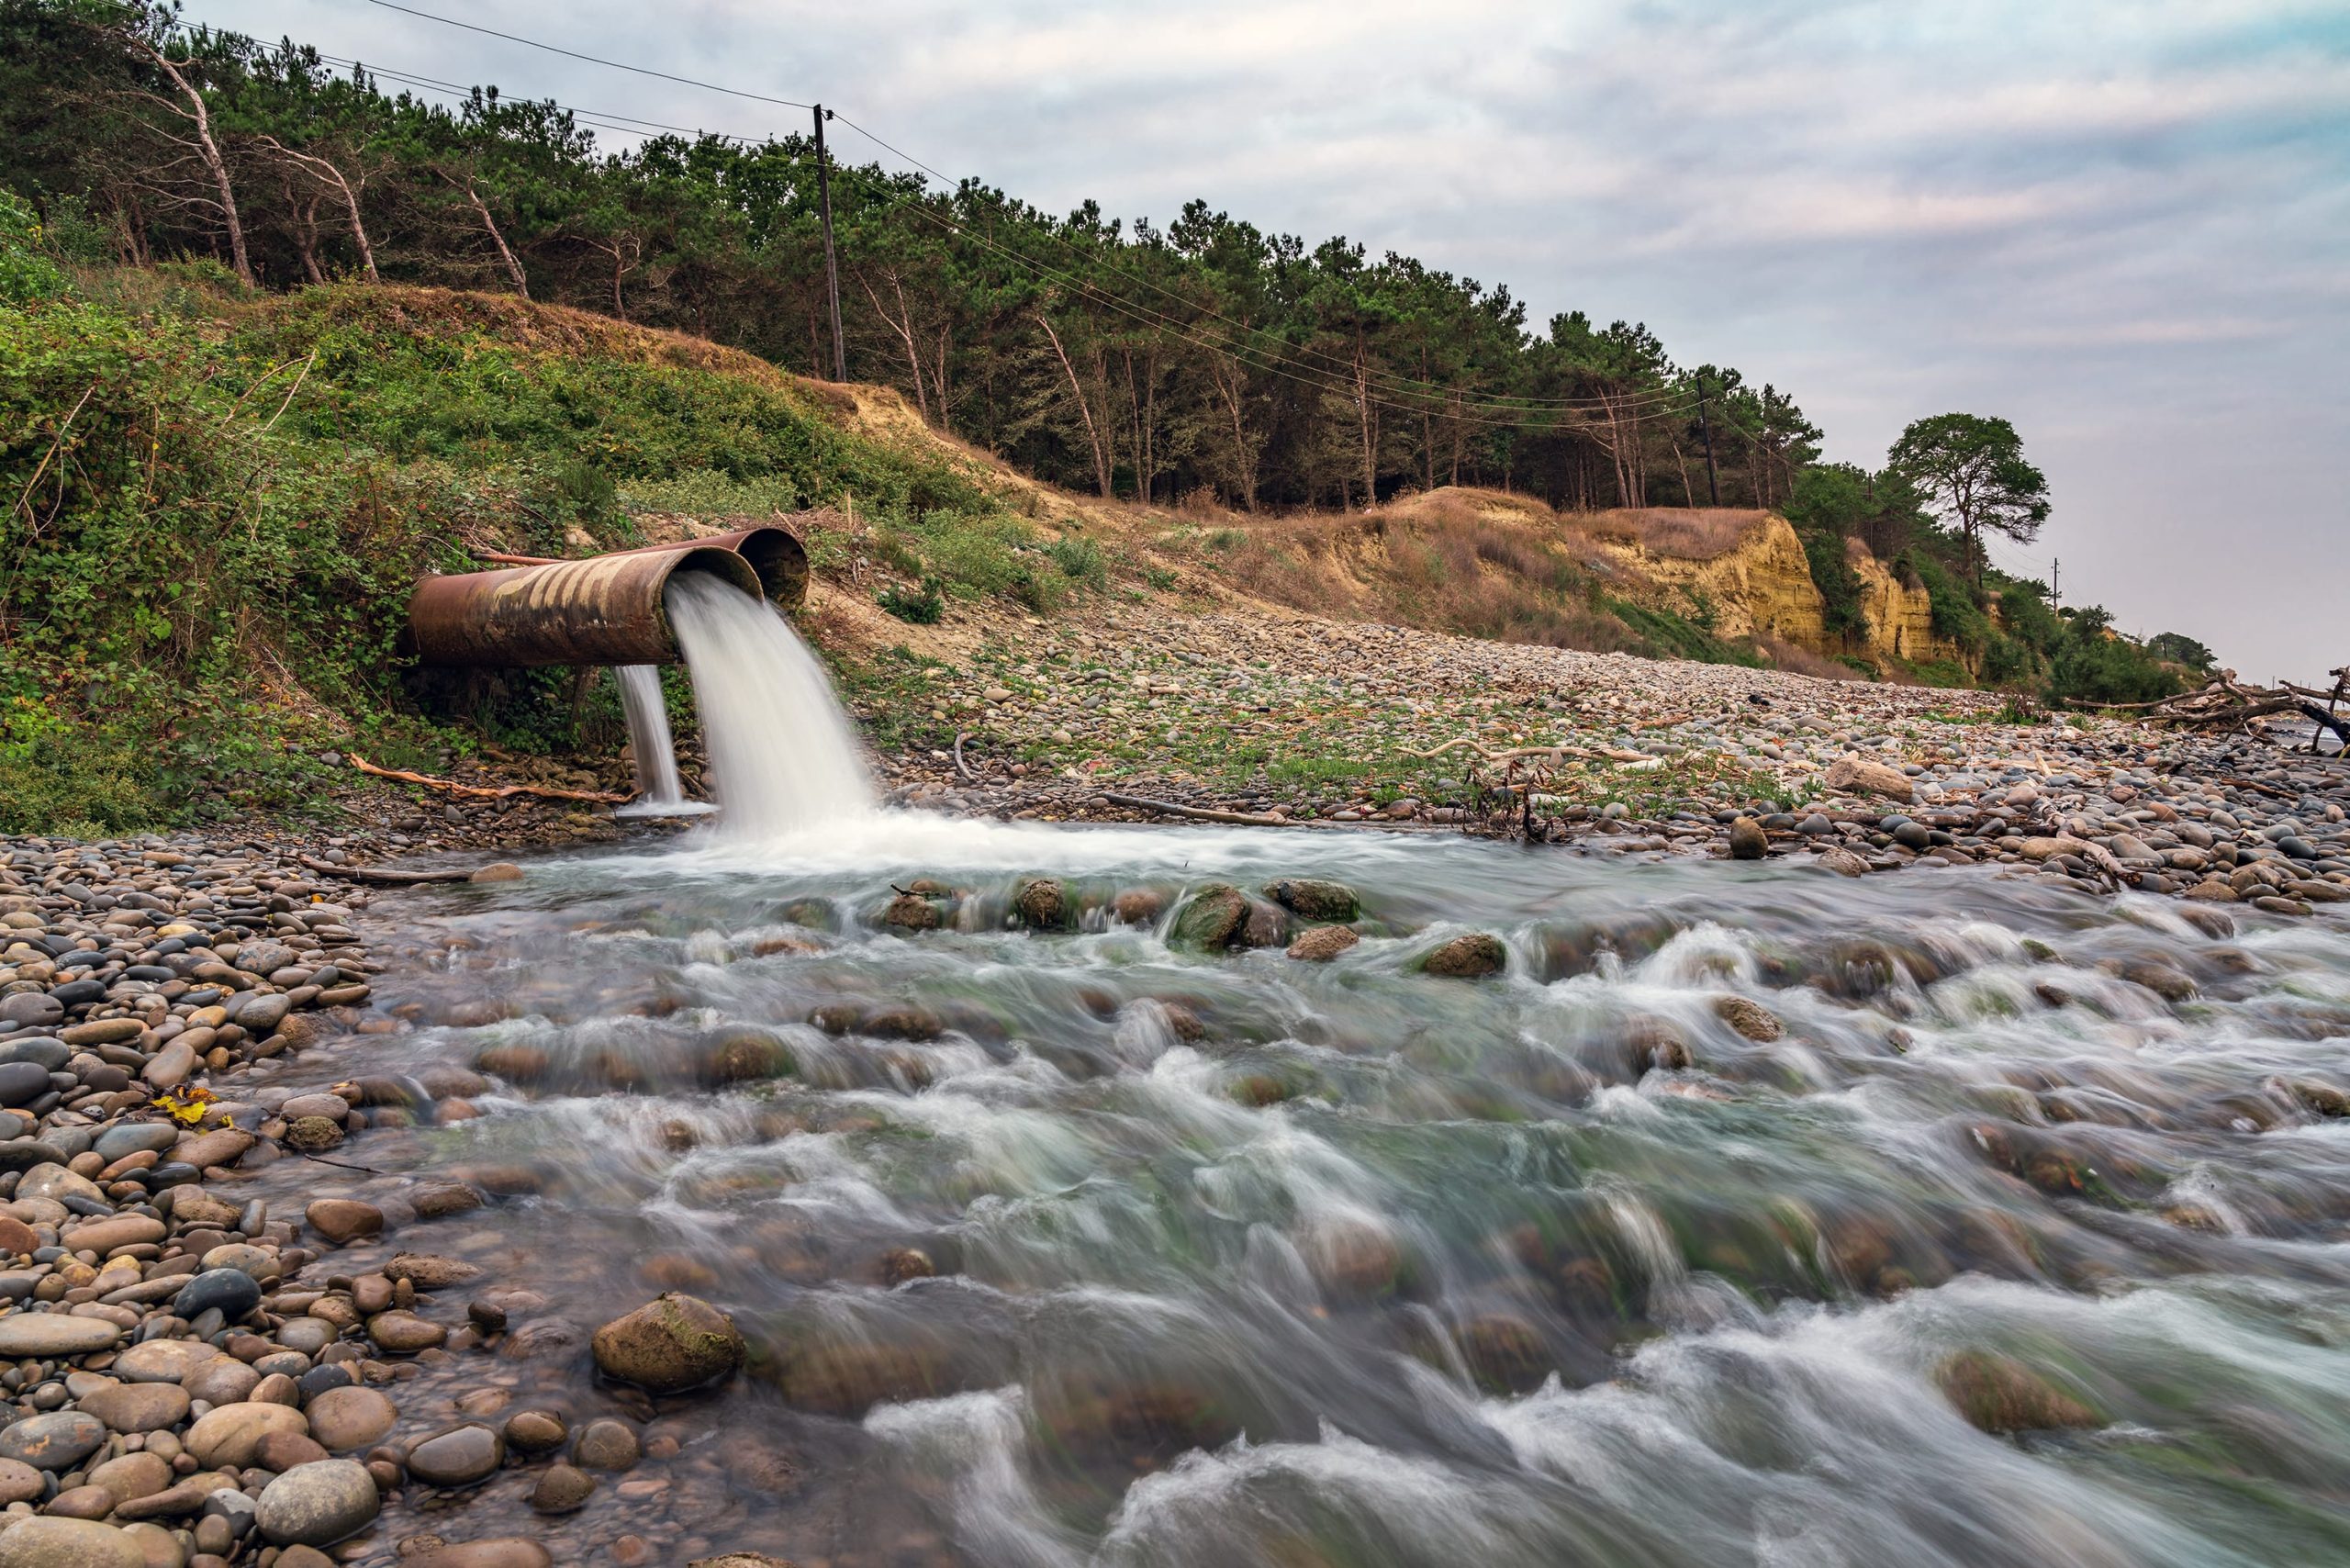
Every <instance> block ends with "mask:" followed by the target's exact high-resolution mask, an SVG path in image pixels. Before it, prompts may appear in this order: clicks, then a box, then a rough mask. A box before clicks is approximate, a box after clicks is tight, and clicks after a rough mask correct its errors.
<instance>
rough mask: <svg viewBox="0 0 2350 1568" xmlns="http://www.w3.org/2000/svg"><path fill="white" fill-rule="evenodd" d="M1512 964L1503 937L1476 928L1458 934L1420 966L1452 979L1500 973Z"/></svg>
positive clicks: (1469, 978)
mask: <svg viewBox="0 0 2350 1568" xmlns="http://www.w3.org/2000/svg"><path fill="white" fill-rule="evenodd" d="M1508 965H1509V949H1508V948H1506V947H1505V946H1502V939H1501V938H1500V937H1498V936H1494V935H1487V934H1486V933H1484V932H1483V931H1472V932H1471V933H1470V934H1469V935H1466V936H1456V937H1454V938H1453V939H1452V940H1451V941H1449V942H1447V943H1446V944H1444V946H1441V947H1438V949H1437V950H1436V951H1435V952H1433V953H1430V954H1429V955H1428V956H1427V958H1426V959H1425V960H1423V961H1422V963H1421V965H1420V967H1421V969H1424V970H1426V971H1427V973H1429V974H1432V975H1442V976H1444V977H1445V978H1446V979H1448V980H1477V979H1480V978H1481V977H1483V976H1485V975H1497V974H1499V973H1501V972H1502V970H1503V969H1506V968H1507V967H1508Z"/></svg>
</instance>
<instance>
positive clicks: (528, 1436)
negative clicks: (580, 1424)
mask: <svg viewBox="0 0 2350 1568" xmlns="http://www.w3.org/2000/svg"><path fill="white" fill-rule="evenodd" d="M504 1430H505V1435H506V1446H507V1447H508V1448H510V1449H513V1450H517V1451H519V1452H521V1453H553V1452H554V1450H557V1449H559V1448H561V1447H562V1446H563V1445H564V1443H565V1441H566V1440H567V1439H569V1438H570V1436H571V1428H569V1427H567V1426H566V1425H565V1423H564V1419H563V1417H560V1416H558V1415H556V1414H555V1413H554V1411H552V1410H518V1411H516V1412H515V1413H514V1414H513V1415H511V1416H509V1417H507V1418H506V1426H505V1428H504Z"/></svg>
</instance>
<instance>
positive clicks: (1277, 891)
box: [1265, 877, 1362, 924]
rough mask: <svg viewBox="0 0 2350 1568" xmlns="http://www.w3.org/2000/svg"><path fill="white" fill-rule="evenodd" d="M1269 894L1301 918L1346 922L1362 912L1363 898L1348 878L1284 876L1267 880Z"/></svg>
mask: <svg viewBox="0 0 2350 1568" xmlns="http://www.w3.org/2000/svg"><path fill="white" fill-rule="evenodd" d="M1265 896H1266V897H1267V898H1269V899H1270V900H1272V901H1273V902H1275V903H1277V904H1279V905H1281V907H1282V908H1283V909H1285V910H1288V911H1289V912H1290V913H1292V914H1294V915H1296V916H1297V917H1298V918H1299V919H1301V920H1317V921H1332V922H1336V923H1338V924H1344V923H1345V922H1347V921H1349V920H1352V919H1354V918H1355V917H1356V916H1358V915H1360V914H1361V913H1362V901H1361V900H1360V899H1359V898H1357V897H1356V896H1355V890H1353V889H1352V888H1350V887H1348V886H1347V885H1346V883H1344V882H1329V881H1317V880H1315V879H1312V878H1303V877H1295V878H1283V879H1281V880H1280V881H1277V882H1268V883H1266V884H1265Z"/></svg>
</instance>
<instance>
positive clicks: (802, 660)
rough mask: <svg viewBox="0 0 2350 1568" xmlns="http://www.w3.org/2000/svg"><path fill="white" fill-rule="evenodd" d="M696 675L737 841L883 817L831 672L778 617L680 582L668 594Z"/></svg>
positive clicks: (694, 576) (728, 832)
mask: <svg viewBox="0 0 2350 1568" xmlns="http://www.w3.org/2000/svg"><path fill="white" fill-rule="evenodd" d="M664 601H665V603H666V607H667V609H668V611H669V623H670V625H671V627H672V628H673V629H674V630H675V631H676V633H677V646H678V647H679V648H680V649H682V650H683V651H684V653H685V655H686V668H687V670H688V672H689V673H690V674H691V675H692V677H693V683H694V701H695V704H696V706H697V707H698V708H699V711H700V713H701V732H702V745H703V746H704V748H705V749H706V750H707V751H708V752H709V754H710V766H711V775H712V782H713V788H714V789H715V790H716V793H717V795H718V803H719V806H720V808H721V809H722V811H723V812H725V816H724V819H723V820H722V822H721V823H720V824H719V829H718V831H719V833H720V834H721V835H722V836H723V837H724V838H727V839H730V840H737V841H740V840H757V841H765V840H772V839H778V838H783V837H788V836H790V835H792V834H801V833H805V832H807V831H809V830H810V829H812V828H817V827H822V826H823V825H825V824H827V823H843V822H854V821H856V820H858V819H861V818H869V817H871V816H872V815H873V814H874V813H875V812H876V811H877V809H878V808H877V805H876V801H875V796H874V790H873V779H872V776H871V775H870V774H869V773H867V771H866V767H865V763H864V760H863V759H862V758H861V757H860V756H858V754H857V745H856V733H855V731H853V730H852V729H851V728H850V726H849V720H848V715H847V714H846V713H844V712H842V711H841V706H840V703H839V702H838V701H836V700H834V697H833V689H832V686H831V683H830V682H828V681H827V680H826V679H825V678H824V671H823V667H822V666H820V665H819V664H817V662H816V658H815V655H812V654H811V653H810V652H809V651H808V646H807V644H804V643H802V642H801V641H800V637H799V634H798V633H795V632H793V631H792V629H791V626H790V623H789V622H787V621H785V620H784V618H783V616H782V614H781V612H779V611H778V610H776V608H775V607H774V606H773V605H771V604H769V603H767V601H766V600H765V599H755V598H754V597H752V596H751V595H749V594H746V593H744V592H743V590H742V589H740V588H735V587H733V585H732V584H729V583H726V582H722V581H721V580H719V579H718V578H716V577H711V576H709V575H707V574H705V573H700V572H682V573H680V574H678V575H677V577H673V578H671V579H670V581H669V587H668V588H667V590H666V594H665V596H664Z"/></svg>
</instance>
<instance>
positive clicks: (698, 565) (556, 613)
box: [405, 530, 798, 669]
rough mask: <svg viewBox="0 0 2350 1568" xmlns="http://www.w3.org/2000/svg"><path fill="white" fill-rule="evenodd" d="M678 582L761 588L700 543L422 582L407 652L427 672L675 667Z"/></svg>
mask: <svg viewBox="0 0 2350 1568" xmlns="http://www.w3.org/2000/svg"><path fill="white" fill-rule="evenodd" d="M777 532H781V531H780V530H778V531H777ZM786 537H787V538H788V537H789V535H786ZM793 543H794V545H795V547H796V546H797V543H798V542H797V541H796V540H795V541H794V542H793ZM680 572H707V573H709V574H711V576H713V577H722V578H724V579H725V580H726V581H728V582H730V583H733V585H734V586H735V587H737V588H741V589H742V590H743V591H744V593H748V594H760V593H762V592H763V590H764V588H765V586H766V585H765V584H763V583H762V582H761V581H760V579H759V576H758V574H757V572H756V571H755V570H754V569H753V567H752V566H751V563H750V561H749V560H748V559H747V558H745V557H744V556H743V555H741V554H736V553H735V552H734V551H733V550H729V549H720V548H711V547H708V546H704V545H700V544H699V543H696V544H692V545H686V546H682V547H677V548H666V549H651V550H621V551H615V552H613V553H612V554H609V555H593V556H590V557H588V559H587V560H584V561H555V562H551V563H549V564H547V565H545V566H509V567H507V568H505V569H503V570H501V571H495V572H464V573H461V574H457V575H453V576H450V577H427V578H425V579H424V580H423V581H422V582H420V583H419V584H417V585H416V591H415V593H413V594H412V595H411V596H409V599H408V635H407V637H406V639H405V642H406V644H407V647H408V651H409V652H411V653H413V654H414V655H416V657H417V659H418V660H419V662H420V663H423V664H428V665H458V666H464V665H475V666H490V667H494V668H504V669H514V668H523V667H529V666H539V665H661V664H675V663H676V662H677V656H678V655H677V637H676V635H675V634H674V633H672V632H671V630H670V627H669V616H668V612H667V610H666V609H665V608H664V606H663V604H662V599H661V595H662V590H663V589H665V588H667V587H668V585H669V579H670V578H671V577H675V576H677V574H678V573H680Z"/></svg>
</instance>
